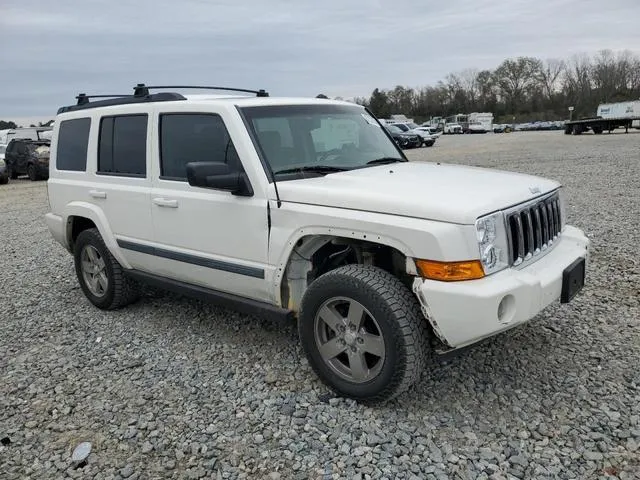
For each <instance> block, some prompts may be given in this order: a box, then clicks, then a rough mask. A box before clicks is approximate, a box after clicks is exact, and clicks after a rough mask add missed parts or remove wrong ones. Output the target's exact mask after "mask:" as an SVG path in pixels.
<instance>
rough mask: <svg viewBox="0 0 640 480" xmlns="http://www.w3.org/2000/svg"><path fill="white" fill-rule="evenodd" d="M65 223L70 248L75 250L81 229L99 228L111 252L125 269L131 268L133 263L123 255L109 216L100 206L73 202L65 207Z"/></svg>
mask: <svg viewBox="0 0 640 480" xmlns="http://www.w3.org/2000/svg"><path fill="white" fill-rule="evenodd" d="M63 221H64V225H65V237H66V243H67V245H68V246H69V250H70V251H71V252H73V247H74V241H75V239H76V238H77V236H78V235H79V234H80V232H81V231H83V230H85V229H87V228H94V227H95V228H97V229H98V232H100V235H101V236H102V239H103V241H104V243H105V245H106V247H107V248H108V249H109V251H110V252H111V254H112V255H113V256H114V257H115V258H116V260H117V261H118V263H120V265H122V267H123V268H125V269H130V268H131V265H130V264H129V262H127V260H126V259H125V258H124V256H123V255H122V252H121V251H120V248H119V247H118V243H117V241H116V238H115V236H114V234H113V232H112V230H111V228H110V227H109V223H108V221H107V218H106V216H105V214H104V212H103V211H102V209H100V208H99V207H97V206H96V205H93V204H91V203H87V202H71V203H69V204H68V205H67V206H66V207H65V209H64V214H63Z"/></svg>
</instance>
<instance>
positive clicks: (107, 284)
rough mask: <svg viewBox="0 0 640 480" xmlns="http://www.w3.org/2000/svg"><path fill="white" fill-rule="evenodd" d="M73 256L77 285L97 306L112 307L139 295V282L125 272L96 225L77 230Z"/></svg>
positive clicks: (134, 299) (131, 300)
mask: <svg viewBox="0 0 640 480" xmlns="http://www.w3.org/2000/svg"><path fill="white" fill-rule="evenodd" d="M73 257H74V261H75V267H76V276H77V277H78V282H79V283H80V287H81V288H82V291H83V292H84V294H85V296H86V297H87V298H88V299H89V301H90V302H91V303H93V304H94V305H95V306H96V307H98V308H100V309H103V310H115V309H117V308H121V307H124V306H126V305H129V304H130V303H133V302H135V301H136V300H137V299H138V298H139V297H140V288H139V285H138V284H137V283H136V282H135V281H134V280H132V279H131V278H129V277H127V276H126V275H125V271H124V269H123V268H122V266H121V265H120V264H119V263H118V261H117V260H116V259H115V258H114V257H113V255H111V252H110V251H109V249H108V248H107V246H106V245H105V244H104V241H103V240H102V236H101V235H100V233H99V232H98V229H97V228H90V229H87V230H83V231H82V232H80V235H78V238H77V239H76V243H75V248H74V253H73Z"/></svg>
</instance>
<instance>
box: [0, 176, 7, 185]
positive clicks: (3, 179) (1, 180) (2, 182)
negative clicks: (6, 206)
mask: <svg viewBox="0 0 640 480" xmlns="http://www.w3.org/2000/svg"><path fill="white" fill-rule="evenodd" d="M7 183H9V177H8V176H6V177H0V185H6V184H7Z"/></svg>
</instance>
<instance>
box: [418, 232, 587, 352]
mask: <svg viewBox="0 0 640 480" xmlns="http://www.w3.org/2000/svg"><path fill="white" fill-rule="evenodd" d="M589 243H590V242H589V240H588V239H587V237H586V236H585V235H584V234H583V233H582V231H580V230H578V229H576V228H574V227H570V226H567V227H565V230H564V232H563V233H562V236H561V239H560V241H559V243H558V244H557V245H556V246H555V248H554V249H553V250H552V251H551V252H549V253H548V254H547V255H545V256H544V257H543V258H541V259H540V260H538V261H537V262H535V263H533V264H531V265H528V266H527V267H525V268H523V269H521V270H518V269H514V268H511V269H507V270H504V271H502V272H499V273H496V274H493V275H490V276H488V277H485V278H483V279H480V280H472V281H468V282H450V283H449V282H438V281H434V280H423V279H416V280H415V281H414V285H413V290H414V293H415V294H416V296H417V297H418V300H419V301H420V303H421V305H422V310H423V313H424V314H425V316H426V317H427V318H428V320H429V321H430V322H431V324H432V326H433V328H434V330H435V332H436V333H437V335H438V336H439V337H440V338H441V339H442V340H443V341H444V342H445V343H446V344H447V345H449V346H450V347H454V348H459V347H464V346H466V345H470V344H472V343H475V342H477V341H480V340H482V339H484V338H486V337H490V336H492V335H495V334H497V333H500V332H502V331H504V330H508V329H509V328H512V327H515V326H517V325H520V324H523V323H525V322H527V321H528V320H530V319H532V318H533V317H535V316H536V315H537V314H538V313H539V312H540V311H542V310H543V309H544V308H546V307H548V306H549V305H550V304H552V303H553V302H555V301H557V300H558V299H559V298H560V295H561V290H562V273H563V271H564V269H565V268H567V267H568V266H569V265H571V264H572V263H573V262H574V261H575V260H576V259H578V258H585V259H586V260H587V262H588V249H589ZM587 266H588V265H587ZM505 297H511V298H509V299H508V301H506V302H505V304H503V305H507V308H506V310H504V311H503V314H502V318H498V306H499V305H500V302H501V301H502V300H503V299H505ZM505 312H506V313H505Z"/></svg>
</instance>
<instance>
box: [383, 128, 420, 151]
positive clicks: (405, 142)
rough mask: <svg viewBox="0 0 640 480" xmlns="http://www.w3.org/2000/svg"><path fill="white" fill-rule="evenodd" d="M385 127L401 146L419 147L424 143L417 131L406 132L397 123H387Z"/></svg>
mask: <svg viewBox="0 0 640 480" xmlns="http://www.w3.org/2000/svg"><path fill="white" fill-rule="evenodd" d="M384 128H385V129H386V130H387V132H389V135H391V137H392V138H393V139H394V140H395V142H396V143H397V144H398V145H399V146H400V148H418V147H420V146H421V145H422V139H421V138H420V136H418V135H417V134H415V133H409V132H408V131H407V132H404V131H403V130H402V129H401V128H400V127H398V126H397V125H385V126H384Z"/></svg>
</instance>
